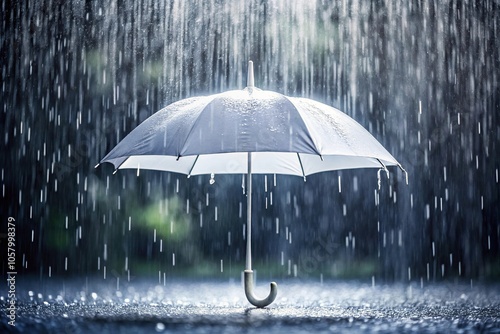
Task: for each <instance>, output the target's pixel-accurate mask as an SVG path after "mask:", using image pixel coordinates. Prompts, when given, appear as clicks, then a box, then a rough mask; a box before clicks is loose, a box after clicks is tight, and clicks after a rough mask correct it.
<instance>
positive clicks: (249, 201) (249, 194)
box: [245, 152, 252, 270]
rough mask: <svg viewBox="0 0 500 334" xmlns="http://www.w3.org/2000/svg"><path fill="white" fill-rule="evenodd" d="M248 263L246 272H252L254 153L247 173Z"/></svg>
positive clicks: (250, 155) (249, 160) (249, 161)
mask: <svg viewBox="0 0 500 334" xmlns="http://www.w3.org/2000/svg"><path fill="white" fill-rule="evenodd" d="M246 237H247V263H246V268H245V269H246V270H252V153H250V152H248V171H247V232H246Z"/></svg>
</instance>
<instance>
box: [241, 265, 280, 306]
mask: <svg viewBox="0 0 500 334" xmlns="http://www.w3.org/2000/svg"><path fill="white" fill-rule="evenodd" d="M277 294H278V285H277V284H276V283H275V282H271V292H270V293H269V296H267V297H266V298H264V299H257V297H255V295H254V294H253V270H245V295H246V296H247V299H248V301H249V302H250V304H252V305H253V306H256V307H259V308H262V307H266V306H267V305H269V304H271V303H272V302H273V301H274V300H275V299H276V295H277Z"/></svg>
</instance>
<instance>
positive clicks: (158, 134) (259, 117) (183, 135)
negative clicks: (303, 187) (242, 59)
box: [101, 61, 404, 307]
mask: <svg viewBox="0 0 500 334" xmlns="http://www.w3.org/2000/svg"><path fill="white" fill-rule="evenodd" d="M103 162H110V163H112V164H113V165H114V166H115V168H116V170H118V169H125V168H130V169H153V170H161V171H170V172H177V173H183V174H186V175H188V177H189V176H191V175H200V174H211V175H212V179H213V176H214V175H215V174H247V225H246V228H247V233H246V241H247V254H246V269H245V292H246V296H247V298H248V300H249V301H250V303H252V304H253V305H255V306H257V307H265V306H267V305H269V304H270V303H272V302H273V301H274V299H275V298H276V293H277V285H276V283H274V282H272V283H271V293H270V295H269V296H268V297H267V298H265V299H263V300H259V299H258V298H256V297H255V296H254V294H253V271H252V260H251V221H252V219H251V218H252V216H251V213H252V210H251V204H252V178H251V174H271V173H272V174H289V175H298V176H302V177H304V179H305V177H306V176H307V175H310V174H314V173H318V172H323V171H331V170H338V169H348V168H363V167H373V168H379V173H378V175H379V184H380V171H381V170H385V171H386V172H387V176H389V174H388V170H387V168H386V167H387V166H399V167H400V168H401V169H402V167H401V165H400V164H399V163H398V162H397V161H396V159H394V157H393V156H392V155H391V154H390V153H389V152H387V150H386V149H385V148H384V147H383V146H382V145H381V144H380V143H379V142H378V141H377V140H376V139H375V138H374V137H373V136H372V135H371V134H370V133H369V132H368V131H367V130H365V128H363V127H362V126H361V125H360V124H359V123H357V122H356V121H355V120H353V119H352V118H351V117H349V116H347V115H346V114H344V113H343V112H341V111H340V110H338V109H335V108H333V107H330V106H328V105H325V104H323V103H319V102H316V101H313V100H310V99H306V98H294V97H288V96H285V95H282V94H279V93H275V92H271V91H264V90H260V89H258V88H256V87H254V76H253V63H252V62H251V61H250V62H249V67H248V83H247V87H246V88H245V89H243V90H233V91H227V92H224V93H221V94H215V95H210V96H200V97H193V98H188V99H184V100H181V101H178V102H176V103H173V104H171V105H169V106H167V107H165V108H164V109H162V110H160V111H158V112H156V113H155V114H154V115H152V116H151V117H149V118H148V119H146V120H145V121H144V122H143V123H141V124H140V125H139V126H137V128H135V129H134V130H133V131H132V132H130V133H129V134H128V135H127V136H126V137H125V138H124V139H123V140H122V141H121V142H120V143H118V145H116V147H115V148H113V150H112V151H111V152H110V153H108V154H107V155H106V156H105V157H104V158H103V159H102V160H101V163H103ZM402 170H403V171H404V169H402Z"/></svg>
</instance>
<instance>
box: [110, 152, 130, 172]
mask: <svg viewBox="0 0 500 334" xmlns="http://www.w3.org/2000/svg"><path fill="white" fill-rule="evenodd" d="M129 158H130V156H128V157H127V158H126V159H125V160H123V161H122V162H121V163H120V164H119V165H118V167H116V169H115V171H114V172H113V175H114V174H116V172H117V171H118V169H120V167H121V166H122V165H123V164H124V163H125V161H127V160H128V159H129Z"/></svg>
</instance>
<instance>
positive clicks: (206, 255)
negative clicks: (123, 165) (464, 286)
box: [0, 0, 500, 281]
mask: <svg viewBox="0 0 500 334" xmlns="http://www.w3.org/2000/svg"><path fill="white" fill-rule="evenodd" d="M499 7H500V5H499V3H498V1H492V0H485V1H452V0H449V1H430V0H429V1H407V2H400V1H385V2H381V1H346V2H345V3H344V2H343V1H325V2H322V1H307V2H299V3H293V4H287V3H285V2H283V1H281V2H280V1H256V0H250V1H211V2H208V1H201V0H199V1H198V0H197V1H190V2H184V1H167V2H165V3H162V2H160V3H158V2H156V1H140V2H139V1H77V0H73V1H42V0H34V1H30V2H23V1H19V2H15V3H12V2H11V1H2V3H1V13H2V20H1V23H0V24H1V25H0V57H1V58H0V59H1V78H2V80H1V88H0V133H1V134H2V138H0V153H1V156H2V159H1V163H0V165H1V166H0V168H1V194H0V198H1V204H0V213H1V214H0V219H1V221H2V223H1V224H0V226H1V227H2V230H1V231H0V232H1V233H3V234H2V235H1V238H0V243H1V245H2V250H1V252H2V253H4V254H5V253H6V248H5V247H6V242H5V240H6V239H5V231H6V225H7V219H8V217H14V218H15V220H16V259H17V263H16V267H17V271H18V273H26V274H28V273H31V274H36V275H39V276H40V278H41V279H46V278H49V277H61V276H71V275H80V276H81V275H87V276H92V275H97V276H103V277H106V276H108V277H110V276H111V275H113V276H115V277H121V276H124V277H128V279H130V277H135V276H149V275H152V276H159V277H162V276H168V277H170V276H184V275H186V276H203V277H210V276H214V277H227V276H230V277H237V278H239V275H240V272H241V270H242V269H243V262H244V250H245V248H244V239H243V224H244V222H245V217H246V212H245V206H246V205H245V197H244V195H243V193H242V188H241V175H233V176H231V175H220V176H216V183H215V184H214V185H210V184H209V182H208V181H209V176H200V177H193V178H190V179H187V178H186V176H185V175H177V174H171V173H158V172H153V171H141V174H140V176H139V177H137V175H136V173H135V171H120V172H118V173H117V174H115V175H112V172H113V169H112V167H111V166H107V165H105V166H100V167H99V168H97V169H94V165H96V164H97V163H98V162H99V161H100V159H101V158H102V157H103V156H104V155H105V154H106V153H107V152H109V151H110V150H111V148H112V147H113V146H114V145H116V144H117V143H118V141H119V140H120V139H122V138H123V137H124V136H125V135H126V134H127V133H129V132H130V131H131V130H132V129H133V128H134V127H136V126H137V125H138V124H139V123H140V122H141V121H143V120H144V119H145V118H147V117H148V116H150V115H151V114H153V113H154V112H155V111H157V110H159V109H161V108H162V107H164V106H166V105H168V104H169V103H172V102H175V101H177V100H179V99H182V98H186V97H190V96H196V95H202V94H212V93H217V92H221V91H224V90H229V89H239V88H243V87H244V86H245V83H246V67H247V61H248V60H249V59H251V60H253V61H254V64H255V65H254V66H255V76H256V86H258V87H259V88H262V89H267V90H275V91H278V92H280V93H284V94H288V95H292V96H304V97H309V98H313V99H317V100H319V101H321V102H324V103H327V104H330V105H333V106H335V107H337V108H339V109H341V110H343V111H344V112H346V113H347V114H348V115H350V116H351V117H353V118H354V119H355V120H357V121H358V122H360V123H361V124H362V125H363V126H365V127H366V128H367V129H369V130H370V131H371V132H372V134H373V135H374V136H375V137H376V138H377V139H378V140H379V141H380V142H381V143H382V144H383V145H384V146H385V147H386V148H387V149H388V150H389V151H390V152H391V153H392V154H393V155H394V157H395V158H396V159H397V160H398V161H399V162H401V164H402V165H403V166H404V167H405V169H406V170H407V171H408V173H409V185H406V183H405V180H404V175H403V174H402V172H401V171H399V170H397V169H396V168H394V169H391V176H390V179H389V180H387V179H385V178H384V179H383V180H382V187H381V190H380V191H379V192H378V191H377V171H376V170H345V171H338V172H329V173H322V174H318V175H313V176H311V177H308V179H307V182H305V183H304V182H303V180H302V179H301V178H297V177H289V176H281V175H277V176H276V184H275V183H274V176H273V175H267V176H262V175H261V176H254V189H255V190H254V224H253V225H254V231H253V233H254V238H253V240H254V259H255V260H254V262H255V265H254V267H255V268H256V269H257V270H260V271H261V272H262V273H264V275H267V276H278V277H293V276H295V274H296V275H297V276H298V277H312V278H315V279H316V278H318V279H319V277H325V278H328V277H335V278H349V277H360V278H370V277H373V278H376V279H377V280H387V281H393V280H398V281H407V280H443V279H445V280H446V279H455V278H462V279H464V280H469V279H478V278H479V279H498V278H499V276H500V260H499V259H500V256H499V255H500V254H499V242H500V221H499V208H498V204H499V194H500V191H499V175H498V174H499V167H500V158H499V155H498V145H499V143H500V131H499V120H498V117H499V113H500V87H499V84H498V82H499V79H500V76H499V74H500V51H499V50H500V36H499V31H500V29H499V28H498V27H499V26H500V15H499V12H500V8H499ZM339 181H340V183H341V185H340V187H339ZM265 183H267V191H266V187H265ZM339 190H341V191H339ZM207 194H208V195H207ZM207 196H208V205H207ZM271 197H272V203H271ZM266 201H267V206H266ZM216 212H217V213H216ZM216 215H217V216H216ZM277 221H278V231H276V222H277ZM277 232H278V233H277ZM5 259H6V257H4V255H2V256H1V260H0V264H1V267H2V272H4V273H5V272H6V271H7V268H6V261H5ZM221 266H222V268H221ZM221 269H222V270H221Z"/></svg>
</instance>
